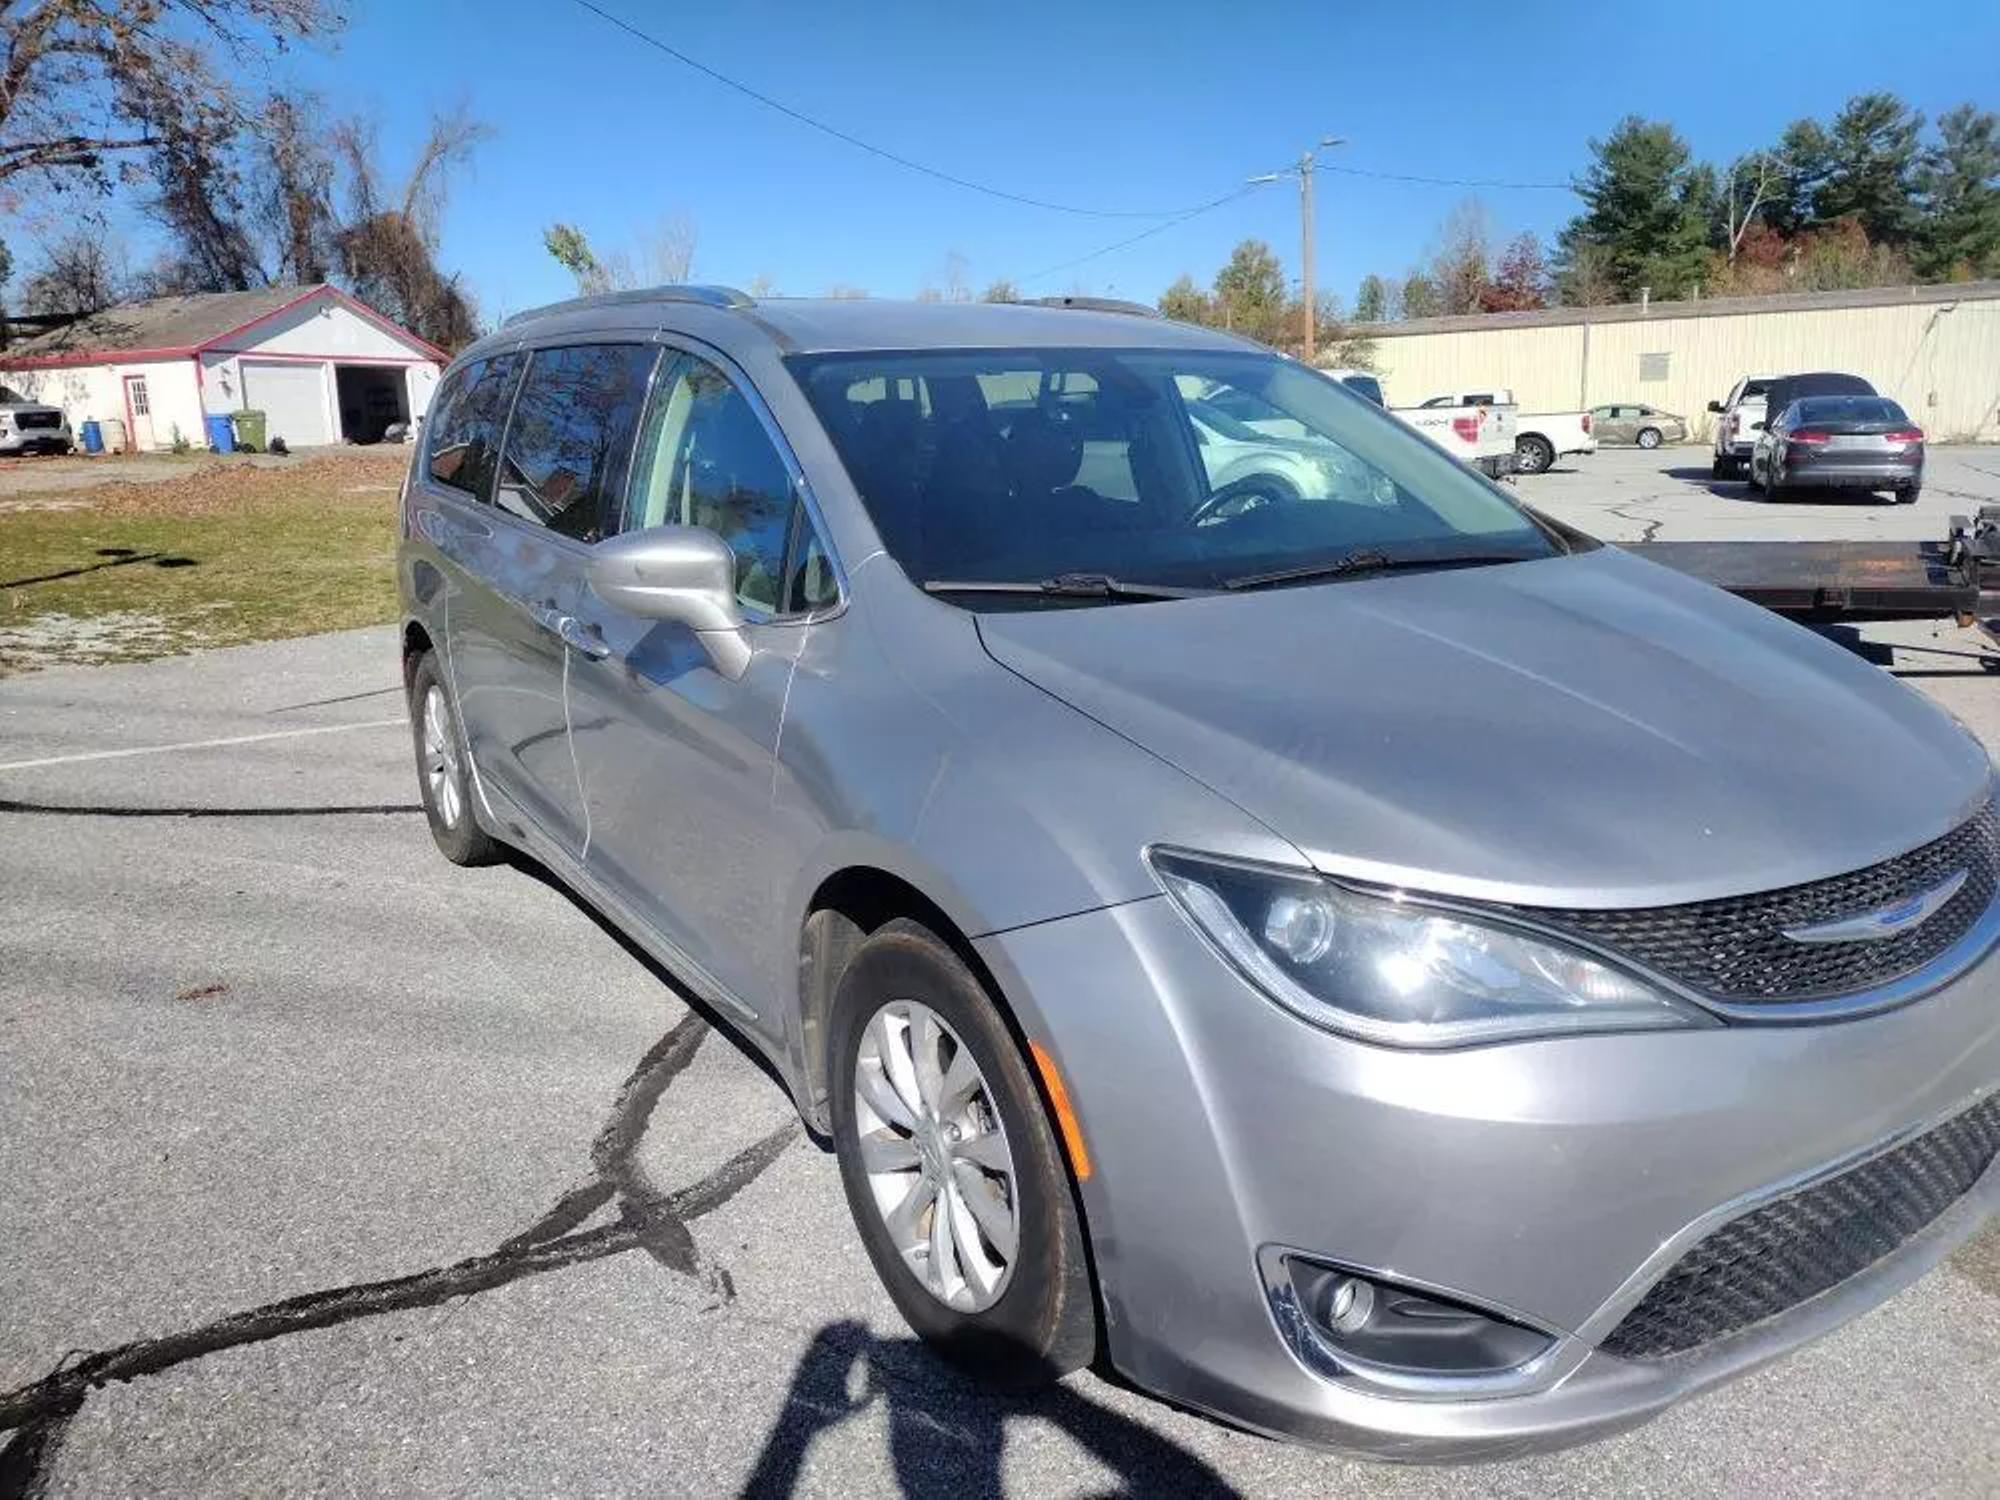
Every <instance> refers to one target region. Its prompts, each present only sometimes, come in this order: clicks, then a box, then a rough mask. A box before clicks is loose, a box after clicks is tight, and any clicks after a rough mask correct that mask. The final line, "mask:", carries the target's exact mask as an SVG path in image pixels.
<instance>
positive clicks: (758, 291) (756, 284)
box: [743, 271, 778, 297]
mask: <svg viewBox="0 0 2000 1500" xmlns="http://www.w3.org/2000/svg"><path fill="white" fill-rule="evenodd" d="M743 290H744V291H746V292H748V293H749V294H750V295H751V296H753V297H775V296H777V295H778V283H777V280H776V278H774V277H773V276H772V275H771V273H770V272H769V271H759V272H758V273H757V274H756V275H755V276H752V277H751V278H750V285H748V286H747V287H745V288H744V289H743Z"/></svg>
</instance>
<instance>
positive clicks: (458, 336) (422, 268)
mask: <svg viewBox="0 0 2000 1500" xmlns="http://www.w3.org/2000/svg"><path fill="white" fill-rule="evenodd" d="M488 134H490V131H489V130H488V128H487V127H486V126H484V125H482V124H480V123H479V122H477V121H475V120H473V119H471V118H470V117H469V116H468V115H467V114H466V113H465V111H464V110H463V109H462V108H461V109H457V110H454V111H452V112H450V113H448V114H443V115H438V116H435V117H433V119H432V121H431V128H430V131H429V133H428V134H427V135H426V136H425V138H424V141H423V144H422V146H421V147H420V148H419V150H418V152H417V156H416V161H415V163H414V164H413V165H412V166H411V168H410V172H409V175H408V176H407V177H406V178H405V179H404V180H403V185H402V191H401V192H400V193H398V194H396V195H394V197H393V198H386V197H385V194H384V192H383V187H382V183H381V180H380V177H379V175H378V173H377V170H376V165H375V161H376V157H375V132H374V128H373V127H372V126H371V125H369V124H368V123H367V122H365V121H361V120H346V121H343V122H341V124H339V125H337V126H335V127H334V130H333V133H332V137H333V149H334V154H335V156H336V157H337V158H338V159H339V160H340V161H341V162H342V164H343V165H344V166H345V167H346V170H347V192H348V211H347V221H346V224H345V225H344V227H343V228H342V229H341V231H340V234H339V237H338V242H337V243H338V248H339V252H340V260H341V268H342V270H343V271H344V273H345V275H346V277H347V280H348V281H349V282H350V283H351V284H352V286H353V288H354V292H355V295H356V296H358V297H360V298H361V300H362V301H364V302H367V303H370V304H372V305H373V306H375V307H377V308H380V309H381V310H382V311H383V312H384V313H386V314H388V315H389V317H391V318H392V319H394V320H395V321H397V322H399V323H401V324H402V325H403V326H404V327H406V328H409V329H411V330H412V331H414V332H415V333H417V334H418V335H419V336H421V337H423V338H426V339H429V340H430V341H431V342H432V343H434V344H437V345H440V346H441V347H443V348H445V349H456V348H459V347H460V346H462V345H464V344H467V343H470V342H471V341H472V339H473V338H474V337H475V336H476V335H477V332H478V330H477V328H476V327H475V324H474V319H473V313H472V304H471V302H470V300H469V299H468V298H467V297H466V295H465V293H464V291H463V290H462V289H461V288H460V286H459V285H458V279H457V278H456V277H447V276H445V275H443V274H442V273H441V272H440V271H439V270H438V267H437V224H438V219H439V217H440V216H441V215H442V214H443V212H444V203H445V198H446V194H447V191H448V189H449V185H450V174H451V169H452V168H453V167H456V166H459V165H461V164H463V163H464V162H465V161H466V160H467V158H468V157H469V156H470V155H471V153H472V150H473V148H474V147H475V146H476V145H477V144H478V143H479V142H480V141H482V140H484V139H485V138H486V136H487V135H488Z"/></svg>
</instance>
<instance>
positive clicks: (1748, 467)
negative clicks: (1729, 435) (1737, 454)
mask: <svg viewBox="0 0 2000 1500" xmlns="http://www.w3.org/2000/svg"><path fill="white" fill-rule="evenodd" d="M1743 482H1744V483H1745V484H1746V485H1748V486H1749V487H1750V493H1751V494H1753V495H1754V494H1756V493H1757V492H1758V491H1759V490H1761V489H1762V488H1763V487H1764V486H1763V485H1762V484H1761V483H1760V482H1759V481H1758V478H1757V460H1756V459H1754V458H1746V459H1745V460H1743Z"/></svg>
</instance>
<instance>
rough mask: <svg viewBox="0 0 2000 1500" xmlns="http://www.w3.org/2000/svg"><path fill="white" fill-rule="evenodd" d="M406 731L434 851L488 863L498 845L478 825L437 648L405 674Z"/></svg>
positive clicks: (474, 862) (453, 859) (455, 708)
mask: <svg viewBox="0 0 2000 1500" xmlns="http://www.w3.org/2000/svg"><path fill="white" fill-rule="evenodd" d="M410 735H411V740H412V742H413V744H414V745H415V747H416V752H417V790H418V792H419V794H420V795H421V796H422V798H423V804H424V818H425V820H426V821H427V822H428V823H429V824H430V825H431V837H432V839H434V840H436V842H437V846H438V852H439V853H440V854H442V855H443V856H444V857H445V858H446V859H448V860H450V861H451V862H452V863H453V864H455V865H490V864H492V863H494V862H495V861H496V860H498V859H500V858H501V848H500V845H499V844H498V843H497V842H495V840H494V839H493V836H492V835H491V834H489V833H487V831H486V830H485V829H483V828H481V827H480V826H479V820H478V818H477V817H476V816H475V815H474V813H473V810H472V782H471V778H470V776H468V774H467V772H466V767H467V765H468V764H469V758H468V756H467V754H466V750H465V733H464V731H463V730H462V729H461V728H460V727H459V722H458V705H457V704H455V703H453V702H452V701H451V690H450V689H449V688H447V687H446V686H445V682H444V674H443V673H442V672H441V671H440V670H439V669H438V659H437V653H436V652H435V651H426V652H425V653H424V654H423V655H422V656H420V657H418V658H417V665H416V669H415V670H414V671H413V672H411V673H410Z"/></svg>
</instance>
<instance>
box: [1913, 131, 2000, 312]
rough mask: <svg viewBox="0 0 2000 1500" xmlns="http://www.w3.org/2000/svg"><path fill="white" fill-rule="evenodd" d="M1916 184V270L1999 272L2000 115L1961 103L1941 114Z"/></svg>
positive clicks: (1944, 274)
mask: <svg viewBox="0 0 2000 1500" xmlns="http://www.w3.org/2000/svg"><path fill="white" fill-rule="evenodd" d="M1937 124H1938V143H1937V144H1936V145H1935V146H1932V147H1931V148H1930V149H1929V150H1927V151H1925V152H1924V154H1923V160H1922V163H1921V165H1920V166H1919V168H1918V173H1917V182H1918V186H1919V189H1920V192H1921V195H1922V199H1921V201H1922V205H1923V218H1922V220H1921V221H1920V222H1919V224H1918V227H1917V244H1916V251H1917V255H1916V260H1917V269H1918V270H1919V271H1921V272H1922V273H1923V274H1924V275H1926V276H1932V277H1937V278H1939V279H1952V278H1958V277H1972V276H2000V116H1996V115H1995V114H1994V113H1993V112H1992V111H1991V110H1981V109H1974V108H1973V107H1972V106H1971V105H1970V104H1961V105H1960V106H1959V107H1958V108H1957V109H1954V110H1949V111H1947V112H1946V113H1944V114H1942V115H1940V116H1939V117H1938V122H1937Z"/></svg>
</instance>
